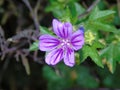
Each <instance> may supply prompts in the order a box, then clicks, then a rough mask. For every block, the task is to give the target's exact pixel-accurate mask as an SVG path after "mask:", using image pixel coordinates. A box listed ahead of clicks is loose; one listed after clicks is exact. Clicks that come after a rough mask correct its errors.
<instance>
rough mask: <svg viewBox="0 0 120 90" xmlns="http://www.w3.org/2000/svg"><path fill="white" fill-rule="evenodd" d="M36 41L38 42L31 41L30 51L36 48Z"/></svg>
mask: <svg viewBox="0 0 120 90" xmlns="http://www.w3.org/2000/svg"><path fill="white" fill-rule="evenodd" d="M38 43H39V41H36V42H33V44H32V45H31V46H30V48H29V50H30V51H35V50H38Z"/></svg>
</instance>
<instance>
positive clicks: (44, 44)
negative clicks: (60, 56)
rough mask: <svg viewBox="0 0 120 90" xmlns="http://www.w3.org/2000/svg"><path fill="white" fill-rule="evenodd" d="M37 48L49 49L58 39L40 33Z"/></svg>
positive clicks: (55, 45) (53, 46)
mask: <svg viewBox="0 0 120 90" xmlns="http://www.w3.org/2000/svg"><path fill="white" fill-rule="evenodd" d="M39 40H40V41H39V49H40V50H41V51H50V50H52V49H54V48H56V47H57V46H58V45H59V43H60V41H59V40H58V39H57V38H55V37H53V36H51V35H42V36H40V38H39Z"/></svg>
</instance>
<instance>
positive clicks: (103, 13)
mask: <svg viewBox="0 0 120 90" xmlns="http://www.w3.org/2000/svg"><path fill="white" fill-rule="evenodd" d="M114 13H115V11H113V10H104V11H100V10H99V8H98V7H96V8H95V9H94V10H93V11H92V13H91V15H90V17H89V19H90V20H96V19H100V18H101V19H105V17H106V18H108V17H109V16H110V15H112V14H114Z"/></svg>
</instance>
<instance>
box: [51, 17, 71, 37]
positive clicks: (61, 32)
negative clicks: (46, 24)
mask: <svg viewBox="0 0 120 90" xmlns="http://www.w3.org/2000/svg"><path fill="white" fill-rule="evenodd" d="M53 31H54V32H55V34H56V35H57V36H59V37H61V38H67V37H69V36H71V35H72V24H71V23H69V22H66V23H61V22H60V21H58V20H56V19H53Z"/></svg>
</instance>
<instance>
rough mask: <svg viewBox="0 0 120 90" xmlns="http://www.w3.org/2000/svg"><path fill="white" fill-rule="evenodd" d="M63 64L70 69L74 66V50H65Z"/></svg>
mask: <svg viewBox="0 0 120 90" xmlns="http://www.w3.org/2000/svg"><path fill="white" fill-rule="evenodd" d="M64 63H65V64H66V65H67V66H70V67H73V66H74V64H75V59H74V50H72V49H70V48H67V50H66V53H65V56H64Z"/></svg>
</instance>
